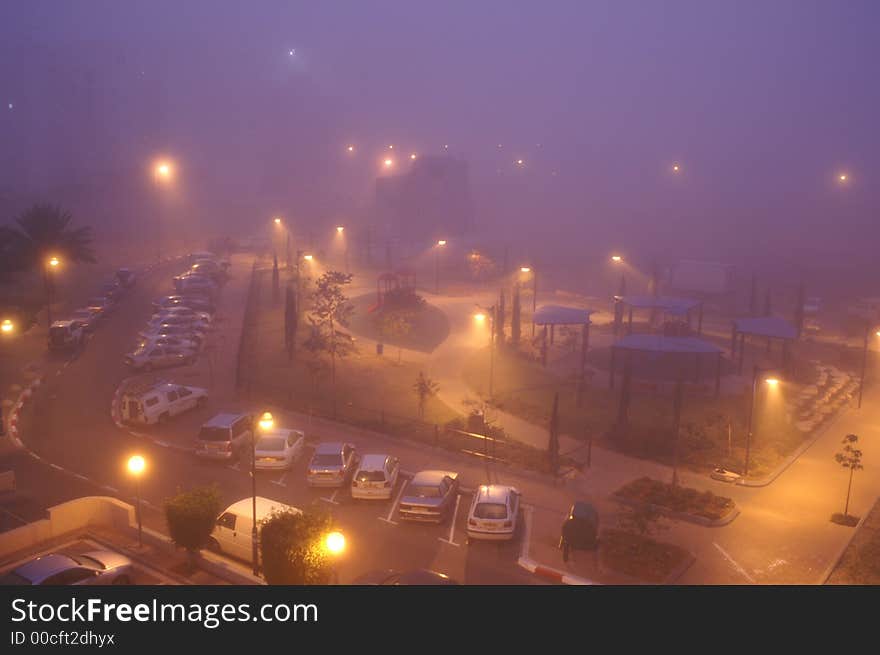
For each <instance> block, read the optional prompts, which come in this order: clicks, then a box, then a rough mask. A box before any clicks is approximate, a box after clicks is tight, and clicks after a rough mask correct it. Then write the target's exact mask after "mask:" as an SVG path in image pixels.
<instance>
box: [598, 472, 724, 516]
mask: <svg viewBox="0 0 880 655" xmlns="http://www.w3.org/2000/svg"><path fill="white" fill-rule="evenodd" d="M615 495H617V496H621V497H622V498H626V499H628V500H635V501H639V502H642V503H651V504H652V505H658V506H660V507H663V508H665V509H668V510H672V511H673V512H681V513H682V514H691V515H693V516H699V517H702V518H705V519H709V520H717V519H721V518H724V517H725V516H727V515H728V514H729V513H730V512H731V511H732V510H733V507H734V504H733V501H732V500H731V499H730V498H725V497H724V496H716V495H715V494H713V493H712V492H711V491H703V492H699V491H697V490H696V489H691V488H690V487H682V486H675V487H673V486H672V485H671V484H667V483H665V482H660V481H659V480H652V479H651V478H639V479H638V480H633V481H632V482H629V483H627V484H625V485H624V486H623V487H621V488H620V489H618V490H617V491H616V492H615Z"/></svg>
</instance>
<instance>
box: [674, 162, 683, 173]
mask: <svg viewBox="0 0 880 655" xmlns="http://www.w3.org/2000/svg"><path fill="white" fill-rule="evenodd" d="M672 170H673V171H674V172H675V173H678V171H679V170H681V167H680V166H679V165H678V164H673V165H672Z"/></svg>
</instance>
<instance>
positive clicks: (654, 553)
mask: <svg viewBox="0 0 880 655" xmlns="http://www.w3.org/2000/svg"><path fill="white" fill-rule="evenodd" d="M689 557H690V554H689V553H688V552H687V551H686V550H684V549H683V548H679V547H678V546H675V545H673V544H667V543H663V542H661V541H654V540H653V539H651V538H650V537H646V536H643V535H638V534H635V533H633V532H627V531H625V530H617V529H609V530H603V531H602V535H601V538H600V539H599V561H600V562H601V564H602V566H603V567H604V568H606V569H608V570H611V571H616V572H618V573H623V574H624V575H627V576H629V577H632V578H635V579H637V580H639V581H641V582H651V583H656V584H661V583H663V582H666V580H667V578H668V577H669V576H670V574H671V573H672V572H673V571H675V570H676V569H678V568H679V567H681V566H683V565H684V563H685V562H686V561H687V559H688V558H689Z"/></svg>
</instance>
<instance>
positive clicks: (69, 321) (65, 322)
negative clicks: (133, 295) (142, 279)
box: [49, 268, 137, 350]
mask: <svg viewBox="0 0 880 655" xmlns="http://www.w3.org/2000/svg"><path fill="white" fill-rule="evenodd" d="M136 281H137V276H136V275H135V273H134V271H132V270H131V269H128V268H120V269H119V270H118V271H116V273H115V274H114V275H113V277H112V278H111V279H110V280H108V281H107V282H105V283H104V284H102V285H101V287H100V289H99V290H98V292H97V293H96V294H95V295H94V296H92V297H91V298H89V300H88V302H87V303H86V304H85V306H84V307H80V308H79V309H76V310H74V311H73V312H72V313H71V314H70V316H68V317H66V318H64V319H61V320H58V321H54V322H53V323H52V325H51V326H50V327H49V350H75V349H77V348H79V347H81V346H82V345H83V344H85V342H86V341H87V340H88V338H89V337H90V336H91V334H92V333H93V332H94V330H95V328H96V327H97V326H98V324H99V323H100V322H101V320H102V319H104V318H105V317H106V316H107V315H108V314H110V313H111V312H112V311H113V310H114V308H115V307H116V305H117V303H118V302H119V300H120V299H121V298H122V297H123V295H124V294H125V292H126V291H127V290H128V289H130V288H131V287H133V286H134V285H135V282H136Z"/></svg>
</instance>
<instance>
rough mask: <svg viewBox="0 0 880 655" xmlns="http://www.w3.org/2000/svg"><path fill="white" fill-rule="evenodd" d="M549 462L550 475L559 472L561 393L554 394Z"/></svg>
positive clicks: (548, 450)
mask: <svg viewBox="0 0 880 655" xmlns="http://www.w3.org/2000/svg"><path fill="white" fill-rule="evenodd" d="M547 461H548V463H549V464H550V473H551V474H552V475H556V474H557V472H558V471H559V392H558V391H557V392H556V393H554V394H553V412H552V413H551V414H550V440H549V442H548V443H547Z"/></svg>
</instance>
